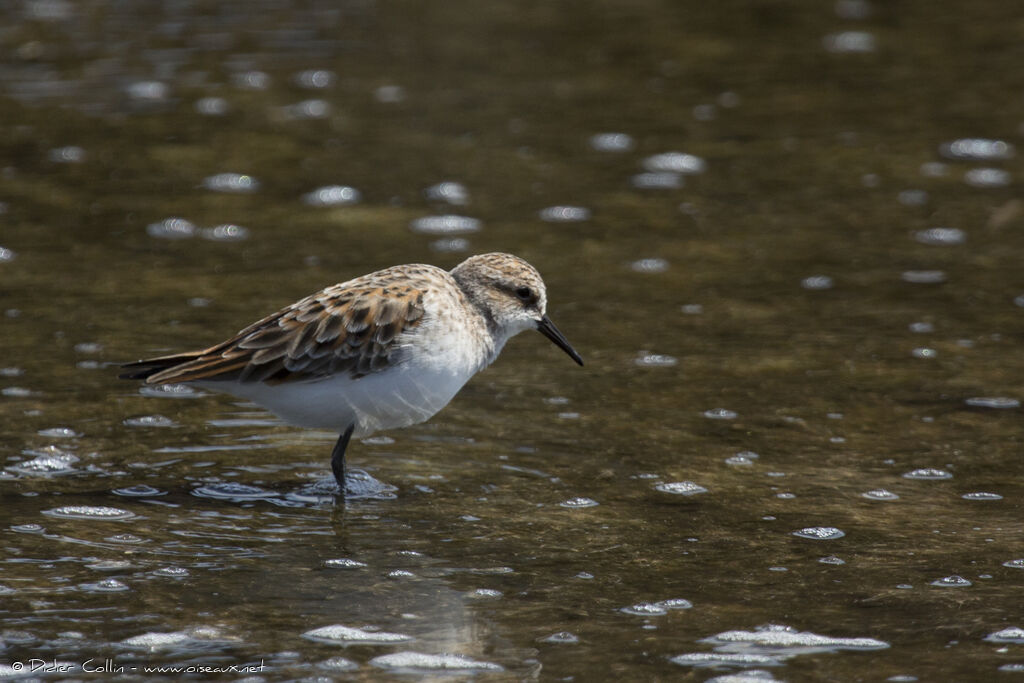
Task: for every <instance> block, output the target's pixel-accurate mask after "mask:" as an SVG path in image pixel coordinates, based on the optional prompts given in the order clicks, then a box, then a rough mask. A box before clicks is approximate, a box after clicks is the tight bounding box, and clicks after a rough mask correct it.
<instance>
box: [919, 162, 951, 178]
mask: <svg viewBox="0 0 1024 683" xmlns="http://www.w3.org/2000/svg"><path fill="white" fill-rule="evenodd" d="M919 170H920V171H921V175H923V176H925V177H927V178H944V177H946V176H947V175H949V166H948V165H947V164H944V163H942V162H941V161H927V162H925V163H923V164H921V168H920V169H919Z"/></svg>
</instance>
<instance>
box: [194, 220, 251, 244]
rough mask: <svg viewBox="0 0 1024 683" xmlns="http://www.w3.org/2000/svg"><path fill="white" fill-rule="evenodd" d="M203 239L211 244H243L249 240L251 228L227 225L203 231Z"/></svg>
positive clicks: (232, 224)
mask: <svg viewBox="0 0 1024 683" xmlns="http://www.w3.org/2000/svg"><path fill="white" fill-rule="evenodd" d="M202 236H203V239H208V240H210V241H211V242H241V241H243V240H247V239H249V228H243V227H242V226H241V225H235V224H234V223H225V224H223V225H218V226H216V227H213V228H206V229H204V230H203V231H202Z"/></svg>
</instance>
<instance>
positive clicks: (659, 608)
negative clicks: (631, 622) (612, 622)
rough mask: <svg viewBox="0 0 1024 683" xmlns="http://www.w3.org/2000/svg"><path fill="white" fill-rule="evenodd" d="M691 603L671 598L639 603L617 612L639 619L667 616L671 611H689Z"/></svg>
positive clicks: (682, 599)
mask: <svg viewBox="0 0 1024 683" xmlns="http://www.w3.org/2000/svg"><path fill="white" fill-rule="evenodd" d="M692 607H693V603H692V602H690V601H689V600H686V599H684V598H671V599H669V600H660V601H658V602H639V603H637V604H635V605H630V606H629V607H623V608H621V609H620V610H619V611H620V612H622V613H623V614H632V615H634V616H639V617H657V616H662V615H664V614H668V613H669V612H671V611H673V610H681V609H691V608H692Z"/></svg>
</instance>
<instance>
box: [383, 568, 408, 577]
mask: <svg viewBox="0 0 1024 683" xmlns="http://www.w3.org/2000/svg"><path fill="white" fill-rule="evenodd" d="M385 576H387V577H388V578H389V579H414V578H416V575H415V574H413V573H412V572H410V571H408V570H406V569H392V570H391V571H389V572H388V573H387V574H385Z"/></svg>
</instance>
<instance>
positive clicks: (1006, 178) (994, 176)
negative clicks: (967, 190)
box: [964, 168, 1012, 188]
mask: <svg viewBox="0 0 1024 683" xmlns="http://www.w3.org/2000/svg"><path fill="white" fill-rule="evenodd" d="M1011 181H1012V177H1011V176H1010V173H1009V172H1008V171H1004V170H1003V169H1001V168H972V169H971V170H969V171H967V172H966V173H964V182H965V183H967V184H968V185H970V186H971V187H980V188H987V187H1006V186H1007V185H1009V184H1010V182H1011Z"/></svg>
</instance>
